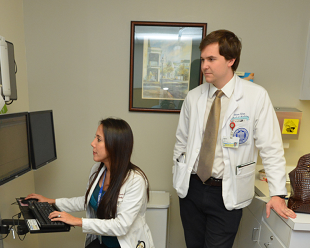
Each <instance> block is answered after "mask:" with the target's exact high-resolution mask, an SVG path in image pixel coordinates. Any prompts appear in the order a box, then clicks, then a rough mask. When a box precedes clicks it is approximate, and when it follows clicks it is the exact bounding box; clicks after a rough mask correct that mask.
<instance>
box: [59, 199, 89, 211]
mask: <svg viewBox="0 0 312 249" xmlns="http://www.w3.org/2000/svg"><path fill="white" fill-rule="evenodd" d="M84 201H85V197H84V196H80V197H73V198H60V199H56V200H55V204H56V206H57V207H58V208H59V209H60V210H61V211H64V212H67V213H70V212H79V211H84V210H85V205H84Z"/></svg>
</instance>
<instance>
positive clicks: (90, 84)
mask: <svg viewBox="0 0 312 249" xmlns="http://www.w3.org/2000/svg"><path fill="white" fill-rule="evenodd" d="M12 2H14V3H12ZM23 5H24V6H23V8H24V10H23V12H22V10H21V8H22V2H21V1H17V0H15V1H9V0H6V1H3V0H0V14H2V12H3V13H4V14H5V16H8V17H7V18H6V19H5V18H4V17H3V16H2V15H1V17H0V18H1V19H0V20H2V19H4V20H3V21H1V23H0V35H3V36H5V37H6V36H8V37H6V38H7V40H10V41H12V42H13V43H14V46H15V50H17V49H20V50H22V51H20V52H19V57H21V59H20V60H21V61H22V62H18V63H19V64H20V63H22V66H21V67H24V69H25V72H24V75H26V63H25V61H24V60H25V46H26V55H27V75H28V78H27V80H26V76H25V78H24V77H23V78H22V79H21V78H18V83H19V84H21V85H22V86H21V87H24V88H25V89H23V92H21V90H20V88H19V89H18V94H19V96H21V98H19V100H18V101H16V103H14V104H13V105H12V107H10V109H9V110H10V111H13V110H14V111H20V110H22V109H23V108H22V107H25V106H27V108H26V110H27V109H28V103H29V109H30V110H31V111H34V110H43V109H53V112H54V119H55V120H54V121H55V130H56V141H57V152H58V159H57V160H56V161H55V162H52V163H51V164H50V165H48V166H46V167H44V168H42V169H39V170H38V171H36V172H35V173H34V179H35V191H36V192H37V193H40V194H43V195H46V196H48V197H53V198H54V197H71V196H79V195H82V194H83V193H84V191H85V185H86V182H87V180H88V173H89V170H90V167H91V166H92V164H93V161H92V150H91V146H90V143H91V141H92V139H93V136H94V133H95V131H96V128H97V125H98V120H99V119H101V118H105V117H109V116H116V117H120V118H123V119H125V120H127V121H128V122H129V124H130V125H131V127H132V129H133V132H134V137H135V146H134V153H133V157H132V161H133V163H135V164H137V165H138V166H140V167H141V168H142V169H143V170H144V171H145V173H146V174H147V176H148V178H149V180H150V184H151V189H152V190H165V191H168V192H170V193H171V212H170V232H169V242H170V243H169V246H170V247H184V246H185V244H184V237H183V230H182V225H181V221H180V218H179V207H178V198H177V195H176V193H175V191H174V190H173V188H172V175H171V166H172V150H173V146H174V143H175V136H174V134H175V130H176V126H177V123H178V117H179V115H178V114H160V113H142V112H141V113H140V112H129V111H128V100H129V61H130V58H129V54H130V22H131V21H168V22H205V23H208V32H210V31H213V30H216V29H221V28H222V29H229V30H232V31H233V32H235V33H236V34H237V35H238V36H239V37H241V39H242V43H243V51H242V57H241V63H240V66H239V68H238V71H247V72H254V73H255V82H256V83H258V84H260V85H262V86H264V87H265V88H266V89H267V90H268V92H269V94H270V97H271V99H272V102H273V104H274V106H280V107H294V108H297V109H299V110H301V111H303V119H302V127H301V134H300V136H299V140H297V141H290V148H289V149H286V150H285V156H286V160H287V163H288V164H289V165H295V164H296V162H297V160H298V158H299V157H300V156H301V155H303V154H305V153H308V152H309V151H310V147H309V146H310V145H309V144H310V142H309V137H310V128H309V126H310V123H309V120H310V116H309V115H310V114H309V113H310V107H309V105H310V101H300V100H299V99H298V97H299V93H300V88H301V81H302V76H303V68H304V59H305V51H306V40H307V34H308V30H309V1H308V0H301V1H296V0H275V1H270V0H253V1H247V0H236V1H231V0H192V1H189V0H187V1H186V0H171V1H167V0H158V1H144V0H128V1H122V0H115V1H108V0H88V1H86V0H53V1H51V0H24V1H23ZM7 9H8V10H7ZM10 11H11V12H10ZM8 12H10V13H8ZM10 14H11V15H10ZM23 15H24V21H23V20H20V19H21V18H22V16H23ZM8 18H9V19H10V20H11V19H13V20H12V22H13V23H14V22H17V23H18V24H17V26H18V29H15V26H13V25H14V24H10V25H12V26H9V27H10V28H8V27H7V26H5V25H3V23H4V22H7V19H8ZM17 20H19V21H17ZM23 25H24V26H25V41H26V42H25V43H24V29H23ZM11 32H12V33H13V34H11ZM7 34H8V35H7ZM10 35H11V36H12V37H10ZM14 35H16V36H17V37H16V38H15V36H14ZM25 44H26V45H25ZM16 53H17V52H16ZM16 56H17V55H16ZM19 73H20V72H19ZM19 73H18V75H19ZM19 77H21V76H19ZM21 81H22V82H24V83H21ZM27 81H28V86H27ZM27 91H28V93H27ZM28 94H29V95H28ZM28 98H29V100H28ZM23 101H24V102H23ZM20 103H23V105H21V104H20ZM28 175H29V176H30V177H28ZM21 180H22V182H21V183H20V184H23V186H24V185H25V186H31V187H29V189H27V191H28V190H29V191H32V190H33V188H34V184H33V179H32V173H28V174H27V175H26V179H22V178H21ZM14 182H15V181H14ZM16 184H18V182H16ZM11 185H13V182H12V184H11ZM11 185H8V186H6V185H5V186H4V187H0V190H1V195H2V193H3V191H5V192H9V196H8V197H5V198H6V199H5V205H4V204H3V203H2V198H1V210H0V211H1V215H2V216H3V214H4V213H5V212H8V211H7V209H8V204H9V203H11V202H13V201H14V198H15V197H16V196H21V195H25V193H24V192H25V191H26V190H25V189H23V190H21V191H20V192H11V190H10V188H9V186H11ZM14 185H15V183H14ZM1 197H2V196H1ZM11 200H12V201H11ZM3 210H6V211H5V212H4V211H3ZM76 215H78V216H82V215H83V213H81V214H80V213H79V214H76ZM190 215H191V214H190ZM32 238H34V237H33V235H28V237H26V240H28V241H34V243H35V242H36V240H35V239H32ZM38 240H39V245H40V247H82V246H83V241H84V235H83V234H82V233H81V228H75V229H72V231H71V232H70V233H58V234H46V235H40V236H38ZM12 243H13V242H12ZM16 243H18V245H17V244H9V243H8V244H5V246H7V247H13V246H14V247H24V246H27V245H26V244H25V242H16ZM32 246H33V247H36V246H37V244H33V245H32Z"/></svg>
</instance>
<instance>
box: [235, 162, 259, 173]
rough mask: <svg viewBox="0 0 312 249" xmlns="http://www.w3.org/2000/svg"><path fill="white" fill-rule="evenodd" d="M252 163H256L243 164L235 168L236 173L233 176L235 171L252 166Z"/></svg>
mask: <svg viewBox="0 0 312 249" xmlns="http://www.w3.org/2000/svg"><path fill="white" fill-rule="evenodd" d="M254 163H256V162H250V163H245V164H241V165H238V166H236V170H235V171H236V172H235V174H236V175H237V169H240V168H243V167H246V166H249V165H252V164H254Z"/></svg>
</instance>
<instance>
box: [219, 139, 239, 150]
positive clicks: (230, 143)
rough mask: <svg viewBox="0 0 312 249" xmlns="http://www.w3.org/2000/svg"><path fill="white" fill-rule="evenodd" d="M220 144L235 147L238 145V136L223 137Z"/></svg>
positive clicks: (225, 146)
mask: <svg viewBox="0 0 312 249" xmlns="http://www.w3.org/2000/svg"><path fill="white" fill-rule="evenodd" d="M222 144H223V145H222V146H223V147H224V148H235V149H237V148H238V146H239V138H238V137H224V138H223V140H222Z"/></svg>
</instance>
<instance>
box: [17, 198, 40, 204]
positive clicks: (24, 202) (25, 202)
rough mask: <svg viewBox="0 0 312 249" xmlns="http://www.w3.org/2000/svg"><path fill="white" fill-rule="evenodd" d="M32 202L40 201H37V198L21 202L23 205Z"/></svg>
mask: <svg viewBox="0 0 312 249" xmlns="http://www.w3.org/2000/svg"><path fill="white" fill-rule="evenodd" d="M30 201H38V199H36V198H29V199H27V200H26V199H22V200H21V203H23V204H28V203H29V202H30Z"/></svg>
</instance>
